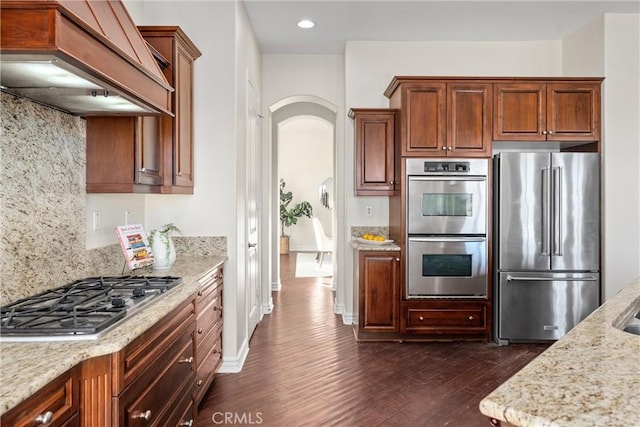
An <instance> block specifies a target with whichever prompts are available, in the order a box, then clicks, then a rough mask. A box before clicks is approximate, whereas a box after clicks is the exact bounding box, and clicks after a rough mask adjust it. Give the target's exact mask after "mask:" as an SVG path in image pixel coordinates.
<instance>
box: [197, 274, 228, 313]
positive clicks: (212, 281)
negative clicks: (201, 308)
mask: <svg viewBox="0 0 640 427" xmlns="http://www.w3.org/2000/svg"><path fill="white" fill-rule="evenodd" d="M222 277H223V271H222V266H220V267H218V268H215V269H213V270H211V271H210V272H209V273H208V274H206V275H205V276H204V277H203V278H202V279H200V283H201V287H200V289H199V290H198V292H197V294H196V305H201V304H206V302H205V300H206V298H207V297H208V296H209V295H210V294H211V292H215V291H219V290H220V289H222Z"/></svg>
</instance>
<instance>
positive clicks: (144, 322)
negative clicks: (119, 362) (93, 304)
mask: <svg viewBox="0 0 640 427" xmlns="http://www.w3.org/2000/svg"><path fill="white" fill-rule="evenodd" d="M226 260H227V257H226V256H204V257H191V258H184V259H181V258H179V259H178V260H176V263H175V264H174V265H173V266H172V267H171V268H170V269H166V270H154V271H141V272H137V273H136V274H139V275H149V276H176V277H182V280H183V282H182V284H180V285H179V286H176V287H175V288H173V289H171V290H169V291H167V292H166V293H165V294H164V295H162V297H160V298H158V299H157V300H155V301H152V302H150V303H149V304H148V305H147V306H145V307H143V308H142V309H141V310H140V311H139V312H137V313H135V314H134V315H133V316H131V317H130V318H127V319H126V320H124V321H123V322H121V323H118V324H117V325H116V326H115V327H114V328H113V329H110V330H109V331H106V332H104V335H102V336H101V337H99V338H98V339H97V340H85V341H44V342H0V362H1V365H2V368H1V369H0V415H2V414H4V413H5V412H7V411H9V410H10V409H12V408H13V407H15V406H17V405H18V404H19V403H21V402H22V401H24V400H26V399H27V398H28V397H30V396H31V395H33V394H34V393H35V392H37V391H38V390H40V389H41V388H42V387H44V386H45V385H47V384H48V383H49V382H51V381H52V380H54V379H55V378H57V377H58V376H59V375H61V374H63V373H64V372H66V371H67V370H69V369H71V368H72V367H74V366H76V365H77V364H79V363H81V362H82V361H84V360H88V359H91V358H93V357H97V356H102V355H105V354H110V353H114V352H117V351H120V350H122V349H123V348H125V347H126V346H127V344H129V343H130V342H132V341H133V340H134V339H135V338H137V337H138V336H140V335H141V334H142V333H144V332H145V331H146V330H148V329H149V328H151V327H152V326H153V325H155V324H156V323H157V322H158V321H159V320H160V319H162V317H164V316H165V315H166V314H167V313H169V312H170V311H171V310H173V309H174V308H176V307H178V306H179V305H180V304H182V303H183V302H184V301H186V300H187V299H189V298H190V297H192V296H193V295H194V294H195V292H197V290H198V289H199V288H200V287H201V286H202V283H201V282H200V280H201V279H202V278H203V277H204V276H205V275H207V274H208V273H209V272H210V271H211V270H213V269H215V268H217V267H219V266H220V265H222V264H223V263H224V262H225V261H226ZM114 275H118V276H119V275H120V274H119V273H115V272H114Z"/></svg>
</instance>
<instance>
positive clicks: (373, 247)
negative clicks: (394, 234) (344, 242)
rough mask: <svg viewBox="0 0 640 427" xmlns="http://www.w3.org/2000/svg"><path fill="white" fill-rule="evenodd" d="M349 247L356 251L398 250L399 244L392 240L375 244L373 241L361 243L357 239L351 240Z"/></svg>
mask: <svg viewBox="0 0 640 427" xmlns="http://www.w3.org/2000/svg"><path fill="white" fill-rule="evenodd" d="M351 247H352V248H353V249H355V250H356V251H387V252H389V251H399V250H400V246H398V245H396V244H395V243H393V242H390V243H385V244H383V245H377V244H375V243H363V242H359V241H357V240H351Z"/></svg>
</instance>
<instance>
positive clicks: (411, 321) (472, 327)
mask: <svg viewBox="0 0 640 427" xmlns="http://www.w3.org/2000/svg"><path fill="white" fill-rule="evenodd" d="M404 314H405V318H406V321H405V325H404V331H403V332H428V333H442V334H448V333H457V332H462V333H464V332H483V331H485V330H486V328H487V315H486V307H485V306H484V305H478V306H469V307H452V308H414V307H411V306H408V307H405V313H404Z"/></svg>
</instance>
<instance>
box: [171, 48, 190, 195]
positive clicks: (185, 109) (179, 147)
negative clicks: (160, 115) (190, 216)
mask: <svg viewBox="0 0 640 427" xmlns="http://www.w3.org/2000/svg"><path fill="white" fill-rule="evenodd" d="M175 67H176V68H175V73H176V84H175V88H176V93H175V102H176V105H175V111H176V117H175V127H176V128H175V130H174V132H175V138H174V148H173V150H174V158H173V173H174V176H173V185H175V186H179V187H189V188H193V89H192V85H191V82H192V81H193V57H192V56H190V55H189V54H188V53H187V52H186V51H185V50H184V48H182V46H181V45H180V44H178V46H177V55H176V65H175Z"/></svg>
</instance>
